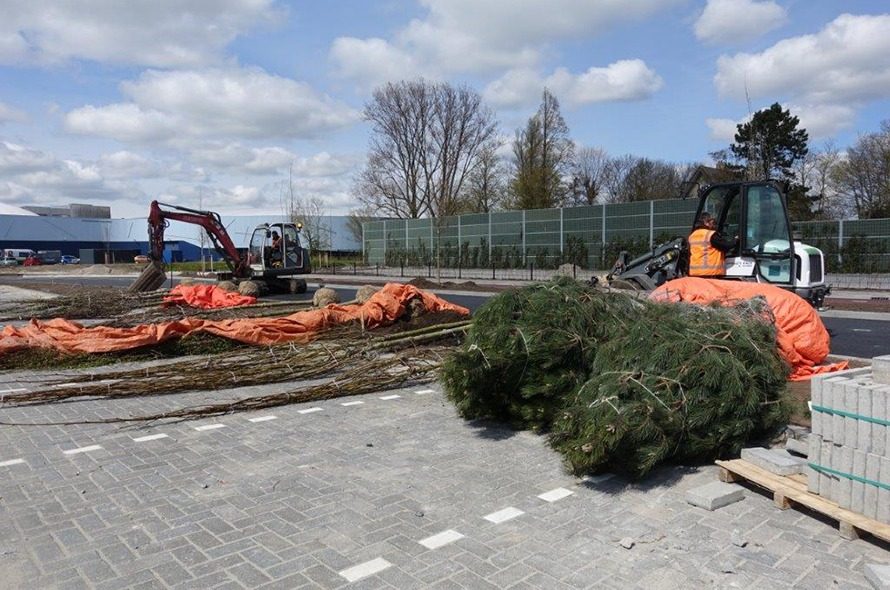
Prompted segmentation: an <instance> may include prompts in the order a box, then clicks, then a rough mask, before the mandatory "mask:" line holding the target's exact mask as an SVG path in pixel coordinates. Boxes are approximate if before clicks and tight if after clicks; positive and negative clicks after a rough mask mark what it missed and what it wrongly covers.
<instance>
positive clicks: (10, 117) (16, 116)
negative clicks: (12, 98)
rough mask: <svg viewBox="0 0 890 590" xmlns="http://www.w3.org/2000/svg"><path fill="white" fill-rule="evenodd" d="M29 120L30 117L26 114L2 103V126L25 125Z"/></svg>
mask: <svg viewBox="0 0 890 590" xmlns="http://www.w3.org/2000/svg"><path fill="white" fill-rule="evenodd" d="M27 120H28V115H26V114H25V113H24V112H22V111H20V110H18V109H16V108H13V107H11V106H9V105H8V104H6V103H4V102H0V124H2V123H24V122H25V121H27Z"/></svg>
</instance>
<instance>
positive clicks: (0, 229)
mask: <svg viewBox="0 0 890 590" xmlns="http://www.w3.org/2000/svg"><path fill="white" fill-rule="evenodd" d="M9 209H10V208H6V211H9ZM21 213H22V214H8V213H0V249H9V248H28V249H31V250H34V251H40V250H59V251H61V253H62V254H70V255H72V256H77V257H79V258H81V259H82V261H83V262H84V263H105V262H132V261H133V256H135V255H136V254H146V253H147V252H148V226H147V220H146V218H144V217H142V218H132V219H96V218H83V217H56V216H52V217H51V216H44V215H34V214H33V213H31V214H29V212H26V211H21ZM221 217H222V221H223V224H224V225H225V227H226V230H227V231H228V232H229V236H230V237H231V238H232V241H233V242H234V243H235V246H237V247H239V248H246V247H247V246H248V242H249V241H250V236H251V235H252V234H253V229H254V228H255V227H256V226H257V225H260V224H263V223H275V222H283V221H287V218H286V217H285V216H282V215H267V216H260V215H244V216H225V215H223V216H221ZM347 219H348V218H347V217H345V216H324V217H322V218H321V219H320V221H319V223H318V224H317V225H319V226H321V227H323V228H324V233H325V240H324V241H325V242H327V243H329V244H330V248H329V251H331V252H359V251H361V249H362V245H361V241H360V240H357V239H356V238H355V237H354V236H353V235H352V233H351V232H350V231H349V229H348V226H347ZM201 231H202V230H201V228H200V227H199V226H197V225H191V224H187V223H181V222H177V221H171V222H170V225H169V227H168V228H167V230H166V232H165V235H164V238H165V243H166V248H165V258H166V259H167V260H168V261H171V260H172V261H184V260H200V259H201ZM204 244H205V250H204V252H205V255H210V254H211V252H212V250H213V245H212V242H211V241H210V240H207V239H205V240H204Z"/></svg>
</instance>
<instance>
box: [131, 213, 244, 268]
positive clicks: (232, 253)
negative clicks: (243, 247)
mask: <svg viewBox="0 0 890 590" xmlns="http://www.w3.org/2000/svg"><path fill="white" fill-rule="evenodd" d="M170 220H173V221H181V222H182V223H191V224H194V225H199V226H201V227H202V228H204V230H205V231H206V232H207V235H208V236H210V240H211V241H212V242H213V247H214V249H215V250H216V251H217V253H219V255H220V256H222V258H223V260H224V261H225V262H226V265H227V266H228V267H229V270H231V271H232V275H233V276H235V277H238V278H246V277H249V276H250V266H249V264H248V261H247V258H245V257H242V256H241V254H240V253H239V252H238V248H236V247H235V243H234V242H232V238H231V237H229V232H227V231H226V228H225V226H224V225H223V224H222V221H221V220H220V217H219V214H218V213H214V212H213V211H198V210H197V209H189V208H187V207H179V206H176V205H167V204H165V203H159V202H157V201H152V202H151V209H150V210H149V213H148V243H149V249H150V253H149V256H151V259H152V260H153V261H156V262H158V263H161V262H162V261H163V254H164V230H166V229H167V225H169V221H170Z"/></svg>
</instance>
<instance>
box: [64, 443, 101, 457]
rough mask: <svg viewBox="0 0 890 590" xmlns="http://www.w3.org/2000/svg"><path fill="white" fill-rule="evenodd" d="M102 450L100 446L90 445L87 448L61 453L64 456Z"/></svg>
mask: <svg viewBox="0 0 890 590" xmlns="http://www.w3.org/2000/svg"><path fill="white" fill-rule="evenodd" d="M101 448H102V445H90V446H88V447H77V448H76V449H68V450H67V451H62V452H63V453H65V454H66V455H77V454H79V453H91V452H93V451H98V450H99V449H101Z"/></svg>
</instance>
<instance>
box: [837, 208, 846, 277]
mask: <svg viewBox="0 0 890 590" xmlns="http://www.w3.org/2000/svg"><path fill="white" fill-rule="evenodd" d="M843 249H844V220H843V219H841V220H840V221H838V222H837V266H838V269H840V267H841V266H842V265H843V264H844V255H843V254H842V253H841V252H843Z"/></svg>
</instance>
